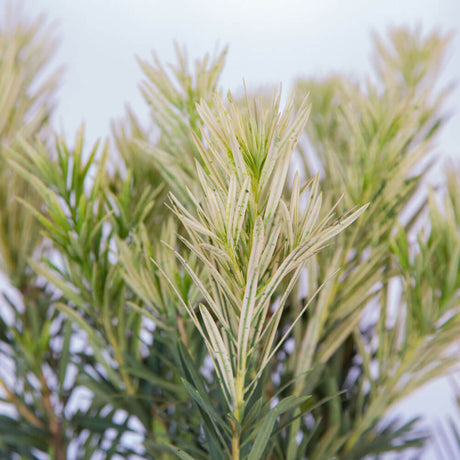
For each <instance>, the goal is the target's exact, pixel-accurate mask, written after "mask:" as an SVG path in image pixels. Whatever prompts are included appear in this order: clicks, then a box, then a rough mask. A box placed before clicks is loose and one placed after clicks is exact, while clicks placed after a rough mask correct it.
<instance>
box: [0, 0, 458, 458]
mask: <svg viewBox="0 0 460 460" xmlns="http://www.w3.org/2000/svg"><path fill="white" fill-rule="evenodd" d="M7 1H9V2H10V3H13V2H14V3H16V1H18V0H0V6H1V4H2V3H3V2H7ZM22 3H23V5H24V11H25V12H26V13H27V14H29V15H30V16H35V15H36V14H38V13H45V14H46V15H47V17H48V18H49V20H51V21H56V22H57V28H56V31H57V35H58V36H59V39H60V48H59V53H58V55H57V57H56V60H55V62H56V63H58V64H64V65H65V66H66V72H65V74H64V78H63V83H62V85H61V89H60V93H59V105H58V110H57V116H56V120H55V121H56V124H57V127H58V129H63V130H64V133H65V134H66V135H67V137H69V138H70V139H72V138H73V137H74V136H75V134H76V131H77V129H78V127H79V125H80V123H81V122H82V121H84V122H85V125H86V130H87V137H88V140H89V141H90V142H93V141H95V140H96V139H97V138H103V137H105V136H107V135H108V134H109V126H110V121H111V120H113V119H115V118H118V117H120V116H122V115H123V113H124V105H125V104H126V103H129V104H130V105H131V107H132V108H133V109H134V110H135V112H136V113H138V114H140V116H141V119H144V120H146V119H147V108H146V105H145V104H144V103H143V101H142V98H141V96H140V93H139V90H138V86H137V85H138V83H139V82H140V81H141V79H142V72H141V70H140V68H139V66H138V64H137V62H136V60H135V56H136V55H137V56H139V57H140V58H142V59H147V60H149V59H150V55H151V54H150V53H151V51H152V50H155V51H156V52H157V53H158V55H159V57H160V59H161V60H162V61H163V62H171V61H174V48H173V41H174V40H177V41H178V43H179V44H181V45H182V44H183V45H186V46H187V49H188V51H189V56H190V57H192V58H195V57H200V56H202V55H204V54H205V53H206V52H211V53H212V52H213V51H214V50H216V49H221V48H222V47H223V46H225V45H227V44H228V45H229V54H228V58H227V64H226V66H225V68H224V72H223V76H222V79H221V85H222V87H223V88H230V89H232V90H237V89H238V88H239V87H240V86H241V83H242V79H243V78H244V79H245V80H246V82H247V84H248V86H249V87H253V86H256V85H262V84H273V85H278V84H279V83H280V82H281V83H282V84H283V88H284V91H285V92H288V91H289V90H290V89H291V87H292V83H293V81H294V80H295V78H297V77H299V76H302V75H304V76H317V77H321V76H324V75H327V74H328V73H329V72H331V71H339V72H342V73H347V74H354V75H356V76H362V77H364V76H366V75H367V74H368V73H369V71H370V57H371V56H370V55H371V49H372V41H371V32H372V31H375V32H378V33H379V34H384V33H385V31H386V30H387V28H388V27H389V26H391V25H396V26H398V25H408V26H411V27H415V26H417V25H420V26H421V27H422V30H424V31H426V32H430V31H431V30H433V29H434V28H437V29H440V30H441V31H444V32H448V31H455V28H456V27H459V26H460V0H386V1H385V0H374V1H372V0H322V1H321V0H316V1H313V0H276V1H275V0H234V1H231V0H227V1H224V0H207V1H205V0H199V1H193V0H188V1H186V0H169V1H168V0H161V1H160V0H78V1H76V0H22ZM1 11H2V9H1V8H0V12H1ZM443 81H444V82H445V83H447V82H451V81H457V83H460V36H459V32H457V33H456V35H455V36H454V39H453V41H452V44H451V48H450V51H449V54H448V60H447V63H446V66H445V69H444V73H443ZM447 108H448V109H449V110H450V111H452V112H454V113H455V115H454V116H453V117H452V118H451V119H450V121H449V123H448V125H447V126H446V128H445V129H444V132H443V134H442V137H441V141H440V145H439V149H438V150H439V152H440V153H442V154H443V155H444V156H451V157H455V158H456V159H457V162H458V164H460V145H459V142H458V140H459V129H460V89H457V90H456V91H455V92H454V94H453V95H452V97H451V98H450V99H449V100H448V101H447ZM451 401H452V400H451V394H450V393H449V391H448V386H447V385H446V383H445V381H440V382H437V383H434V384H433V385H432V386H431V387H429V388H428V389H425V390H424V391H423V392H422V393H419V394H418V395H415V396H414V397H412V398H411V399H410V400H409V401H407V402H406V403H405V404H403V405H402V406H400V410H401V411H402V412H403V413H404V414H405V415H406V416H410V415H412V414H417V413H426V414H428V415H429V416H430V418H431V419H432V420H434V419H436V417H437V416H440V417H441V416H442V415H443V414H445V413H447V412H449V411H450V410H452V408H453V405H452V404H451ZM425 458H427V459H430V458H433V457H430V454H427V456H426V457H425Z"/></svg>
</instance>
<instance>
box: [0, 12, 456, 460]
mask: <svg viewBox="0 0 460 460" xmlns="http://www.w3.org/2000/svg"><path fill="white" fill-rule="evenodd" d="M12 24H14V26H12ZM6 25H8V27H6ZM37 28H38V23H37V24H34V25H32V24H27V23H25V22H24V21H21V20H20V19H19V18H17V17H16V18H15V19H14V20H11V19H8V20H7V21H4V22H2V27H1V28H0V32H1V36H0V107H2V110H1V111H0V139H1V147H0V149H1V150H0V154H1V165H0V166H1V174H2V182H1V184H0V193H1V201H0V205H1V206H0V219H1V221H0V223H1V225H0V241H1V246H0V250H1V261H2V270H3V272H4V274H5V275H6V276H7V277H8V280H9V283H10V286H6V285H5V287H4V288H3V289H2V294H3V298H4V302H3V303H2V305H1V310H0V352H1V354H2V366H1V367H0V385H1V388H2V389H1V392H2V393H1V396H2V402H3V403H4V405H3V406H2V415H1V417H0V456H1V457H2V458H16V457H17V458H37V459H39V458H56V459H65V458H70V459H73V458H78V459H80V458H82V459H85V458H86V459H90V458H91V459H93V458H135V457H133V456H135V455H137V456H138V458H139V457H140V458H155V459H161V458H164V459H166V458H183V459H190V458H194V459H200V458H202V459H208V458H212V459H224V458H229V459H241V460H242V459H251V460H256V459H265V458H267V459H268V458H270V459H271V458H273V459H275V458H276V459H278V458H279V459H293V460H294V459H302V458H309V459H328V458H341V459H346V458H348V459H358V458H364V457H366V456H371V457H372V458H374V457H378V456H379V455H380V454H381V453H384V452H388V451H392V450H399V451H403V450H404V449H407V448H410V447H421V446H422V445H423V442H424V440H425V436H426V433H425V432H420V431H419V429H418V427H419V425H415V422H416V421H415V420H412V421H409V422H406V423H399V422H398V421H397V420H392V419H388V417H387V414H388V413H389V409H390V408H393V407H394V405H395V404H396V403H397V402H398V401H399V400H401V398H403V397H405V396H407V395H408V394H410V393H411V392H413V391H414V390H415V389H417V388H419V387H420V386H422V385H423V384H424V383H425V382H427V381H429V380H431V379H433V378H435V377H437V376H439V375H442V374H444V373H446V372H447V371H449V370H450V369H452V367H453V366H454V365H455V364H456V363H457V359H456V357H455V356H452V354H451V353H449V350H450V346H451V345H452V344H453V343H454V341H455V340H456V339H457V337H458V333H459V331H460V324H459V317H458V307H459V288H460V240H459V226H460V209H459V200H458V193H459V189H460V182H459V179H458V175H456V174H455V172H453V171H454V169H453V168H452V169H451V171H450V172H449V175H448V181H447V183H448V191H447V193H446V194H445V204H444V205H443V206H441V205H440V204H438V202H437V199H436V196H435V193H434V192H433V191H431V192H429V194H426V193H425V194H423V190H426V186H425V184H424V177H425V176H426V173H427V171H428V168H429V165H430V164H431V163H427V161H426V160H427V158H428V156H429V155H430V154H431V152H432V151H433V141H434V139H435V136H436V133H437V131H438V129H439V127H440V126H441V125H442V122H443V116H442V114H441V113H440V108H441V102H442V100H443V98H444V96H445V94H447V93H446V92H440V93H437V92H436V91H435V89H434V88H435V85H434V83H435V81H436V80H435V78H436V73H437V70H438V69H439V66H440V63H441V58H442V56H443V51H444V48H445V45H446V41H447V40H446V38H444V37H441V36H440V35H438V34H432V35H430V36H428V37H423V36H421V35H420V34H419V33H409V32H407V31H403V30H394V31H392V32H391V34H390V41H389V43H388V44H385V42H384V41H382V40H381V39H378V38H377V39H376V60H375V63H376V65H375V68H376V71H377V81H376V82H375V83H370V82H368V83H367V85H366V86H363V85H359V84H358V83H357V82H351V81H349V80H348V79H345V78H343V77H341V76H336V77H333V78H330V79H327V80H323V81H314V80H300V81H298V82H297V84H296V91H295V92H293V93H292V94H291V96H290V97H289V98H288V100H287V102H286V103H285V104H284V107H283V108H282V107H281V103H280V93H279V92H276V91H274V92H273V94H268V93H267V92H265V93H263V94H260V95H255V96H250V95H248V93H247V92H246V91H245V92H244V93H243V95H242V96H238V97H236V96H232V95H231V94H230V93H228V95H227V96H226V97H223V96H222V92H221V91H220V90H219V88H218V86H217V83H218V77H219V74H220V72H221V71H222V68H223V64H224V59H225V52H223V53H221V54H220V55H218V56H217V57H216V59H211V58H209V57H206V58H205V59H203V60H202V61H198V62H197V63H196V65H195V68H194V72H193V73H191V72H190V71H189V68H188V64H187V59H186V56H185V53H184V52H183V51H181V50H180V49H178V50H177V56H178V64H177V66H173V67H172V72H171V75H170V74H169V73H168V72H167V71H166V70H165V69H164V68H163V67H162V65H161V64H160V62H159V60H158V59H157V58H155V59H154V63H153V64H149V63H147V62H144V61H141V66H142V68H143V70H144V72H145V75H146V81H145V82H144V83H143V84H142V92H143V95H144V97H145V99H146V101H147V102H148V103H149V104H150V106H151V113H152V120H153V122H154V127H153V132H151V130H149V129H145V128H143V127H142V126H141V124H140V123H139V122H138V120H137V119H136V117H135V115H134V114H133V113H132V111H129V112H128V115H127V117H126V121H123V120H122V121H119V122H115V123H114V125H113V139H114V143H113V144H114V145H113V146H111V145H109V144H108V143H106V144H105V145H104V146H103V147H102V148H99V146H98V145H96V146H95V147H94V148H92V149H90V150H89V151H87V150H86V149H85V147H84V140H83V139H84V134H83V129H82V130H81V131H80V133H79V134H78V136H77V141H76V144H75V146H74V147H71V146H70V145H69V143H68V142H67V141H66V140H65V139H62V138H60V137H59V136H57V137H55V138H54V140H53V138H52V136H51V135H50V133H51V128H50V127H49V125H48V120H49V117H50V114H51V104H50V101H51V97H52V94H53V88H54V87H55V81H56V80H55V78H54V77H53V78H51V79H49V80H46V82H45V84H44V86H43V87H40V88H41V89H38V90H37V85H36V81H37V80H36V77H37V76H39V75H38V74H39V69H41V67H42V65H43V64H44V62H45V61H46V57H47V56H48V54H47V50H48V47H49V45H50V43H49V42H48V41H47V40H46V38H43V39H42V40H41V41H38V40H37V33H38V29H37ZM13 45H14V46H13ZM41 56H42V57H43V59H40V58H39V57H41ZM19 83H20V84H19ZM13 88H14V91H13ZM307 94H309V96H308V97H307ZM310 103H311V108H310V105H309V104H310ZM39 109H41V110H39ZM309 115H310V117H309ZM308 118H309V119H308ZM307 120H308V121H307ZM109 164H110V166H111V167H110V168H108V167H107V166H108V165H109ZM315 165H320V166H319V169H320V173H319V174H317V171H316V170H314V166H315ZM110 171H111V172H110ZM420 193H422V195H421V196H422V199H417V198H418V196H419V195H420ZM427 209H428V210H429V217H427V216H426V215H425V210H427ZM427 219H429V222H428V221H427ZM420 222H423V223H424V225H425V227H424V231H422V232H421V233H420V234H419V235H418V237H417V239H416V240H413V238H414V236H415V233H414V231H415V230H416V229H417V228H420ZM40 232H41V233H40ZM3 363H5V364H3ZM84 394H86V395H87V398H88V400H87V401H86V403H85V404H82V403H81V401H80V398H81V397H82V395H84ZM3 408H5V409H3Z"/></svg>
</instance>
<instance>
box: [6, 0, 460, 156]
mask: <svg viewBox="0 0 460 460" xmlns="http://www.w3.org/2000/svg"><path fill="white" fill-rule="evenodd" d="M4 1H11V0H0V3H1V2H4ZM14 1H18V0H14ZM22 3H23V4H24V10H25V11H26V12H27V13H29V14H31V15H33V14H36V13H39V12H44V13H45V14H46V15H47V17H48V18H49V19H50V20H53V21H57V34H58V36H59V38H60V49H59V53H58V56H57V59H56V61H57V62H58V63H60V64H65V65H66V72H65V75H64V80H63V84H62V86H61V91H60V99H59V107H58V112H57V125H58V127H61V128H63V129H64V131H65V133H66V134H67V135H68V136H71V137H72V136H73V135H74V133H75V132H76V130H77V129H78V126H79V125H80V123H81V122H82V121H83V120H84V121H85V124H86V129H87V134H88V137H89V140H91V141H93V140H95V139H96V138H99V137H104V136H106V135H107V134H108V133H109V124H110V120H111V119H113V118H117V117H120V116H122V114H123V112H124V105H125V104H126V103H127V102H129V104H130V105H131V106H132V107H133V108H134V109H135V111H136V112H137V113H139V114H141V115H142V116H144V117H146V116H147V109H146V106H145V104H144V103H143V101H142V98H141V96H140V94H139V91H138V86H137V85H138V83H139V82H140V81H141V79H142V72H141V70H140V68H139V66H138V64H137V62H136V59H135V56H139V57H140V58H142V59H147V60H149V59H150V56H151V51H152V50H155V51H156V52H157V53H158V55H159V57H160V59H161V60H162V61H163V62H171V61H173V60H174V49H173V41H174V40H177V41H178V42H179V44H184V45H186V47H187V49H188V51H189V56H190V57H191V58H195V57H200V56H202V55H204V54H205V53H206V52H211V53H212V52H213V51H215V50H216V49H221V48H222V47H223V46H225V45H227V44H228V45H229V54H228V58H227V63H226V66H225V68H224V72H223V76H222V79H221V84H222V87H223V88H230V89H234V90H235V89H238V88H239V87H240V86H241V82H242V79H243V78H245V80H246V82H247V84H248V86H254V85H261V84H274V85H278V84H279V83H280V82H282V83H283V88H284V90H285V91H286V92H288V91H289V90H290V89H291V87H292V83H293V81H294V80H295V78H296V77H298V76H301V75H305V76H323V75H326V74H328V73H329V72H331V71H340V72H344V73H353V74H355V75H363V76H364V75H366V74H368V73H369V70H370V55H371V49H372V41H371V31H376V32H378V33H380V34H384V33H385V31H386V30H387V28H388V26H390V25H403V24H407V25H409V26H412V27H415V26H416V25H421V26H422V29H423V30H426V31H427V32H428V31H431V30H432V29H433V28H438V29H440V30H442V31H446V32H447V31H452V30H454V29H455V27H456V26H457V24H460V1H459V0H437V1H436V0H374V1H370V0H347V1H343V0H322V1H313V0H234V1H230V0H226V1H224V0H213V1H211V0H199V1H193V0H188V1H187V0H169V1H167V0H161V1H159V0H79V1H75V0H23V1H22ZM459 77H460V37H459V35H458V34H457V35H456V36H455V38H454V40H453V42H452V46H451V49H450V53H449V60H448V62H447V65H446V67H445V72H444V80H445V81H446V82H447V81H451V80H459V79H460V78H459ZM454 96H455V97H454V98H452V99H451V100H450V101H449V102H448V106H449V109H455V108H456V107H457V106H460V91H459V90H457V91H456V92H455V94H454ZM459 120H460V116H459V115H458V114H457V117H456V118H454V119H452V120H451V121H450V123H449V125H448V126H447V128H446V130H445V132H444V136H443V138H442V146H441V150H442V151H443V152H446V153H448V154H450V155H451V156H452V155H457V157H458V158H459V159H460V155H459V151H458V148H457V143H456V141H455V135H456V134H457V133H456V131H457V130H458V125H459V124H460V121H459Z"/></svg>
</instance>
